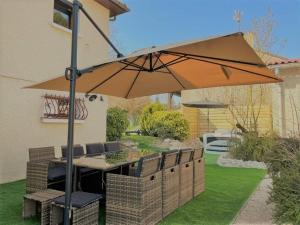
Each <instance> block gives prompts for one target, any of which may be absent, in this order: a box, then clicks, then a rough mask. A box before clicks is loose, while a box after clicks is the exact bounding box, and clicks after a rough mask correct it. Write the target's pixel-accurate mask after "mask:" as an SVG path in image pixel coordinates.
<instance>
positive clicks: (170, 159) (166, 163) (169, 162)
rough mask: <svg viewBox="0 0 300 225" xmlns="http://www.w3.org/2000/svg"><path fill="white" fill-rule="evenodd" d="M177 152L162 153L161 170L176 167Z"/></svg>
mask: <svg viewBox="0 0 300 225" xmlns="http://www.w3.org/2000/svg"><path fill="white" fill-rule="evenodd" d="M178 154H179V150H177V149H175V150H171V151H167V152H163V153H162V162H161V169H167V168H170V167H173V166H176V165H177V163H178Z"/></svg>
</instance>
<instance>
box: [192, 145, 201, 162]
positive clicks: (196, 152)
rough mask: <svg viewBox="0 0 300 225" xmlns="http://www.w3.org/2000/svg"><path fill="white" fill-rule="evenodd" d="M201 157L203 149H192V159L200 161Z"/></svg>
mask: <svg viewBox="0 0 300 225" xmlns="http://www.w3.org/2000/svg"><path fill="white" fill-rule="evenodd" d="M202 156H203V148H198V149H194V153H193V159H194V160H195V159H200V158H202Z"/></svg>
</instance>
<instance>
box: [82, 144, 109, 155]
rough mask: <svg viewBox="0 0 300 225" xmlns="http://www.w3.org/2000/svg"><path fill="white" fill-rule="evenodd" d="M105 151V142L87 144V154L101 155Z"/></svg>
mask: <svg viewBox="0 0 300 225" xmlns="http://www.w3.org/2000/svg"><path fill="white" fill-rule="evenodd" d="M104 152H105V148H104V144H103V143H92V144H86V154H87V155H100V154H102V153H104Z"/></svg>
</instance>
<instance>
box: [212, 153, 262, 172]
mask: <svg viewBox="0 0 300 225" xmlns="http://www.w3.org/2000/svg"><path fill="white" fill-rule="evenodd" d="M217 163H218V165H219V166H223V167H241V168H257V169H266V168H267V167H266V164H265V163H263V162H257V161H243V160H238V159H232V158H230V155H229V154H228V153H222V154H221V155H220V157H219V158H218V162H217Z"/></svg>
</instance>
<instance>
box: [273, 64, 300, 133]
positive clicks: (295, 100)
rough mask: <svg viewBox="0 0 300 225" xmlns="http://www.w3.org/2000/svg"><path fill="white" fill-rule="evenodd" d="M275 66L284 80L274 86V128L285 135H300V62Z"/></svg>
mask: <svg viewBox="0 0 300 225" xmlns="http://www.w3.org/2000/svg"><path fill="white" fill-rule="evenodd" d="M275 68H276V69H275ZM275 68H274V70H276V72H277V74H278V75H279V76H280V77H281V78H282V79H283V80H284V82H283V83H281V84H276V85H274V88H273V96H272V97H273V101H272V102H273V105H272V107H273V110H272V111H273V126H274V130H275V131H276V132H277V133H278V134H279V135H280V136H283V137H288V136H295V135H300V133H299V128H300V127H299V123H300V64H299V63H298V64H296V63H292V64H287V65H280V66H277V67H275Z"/></svg>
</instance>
